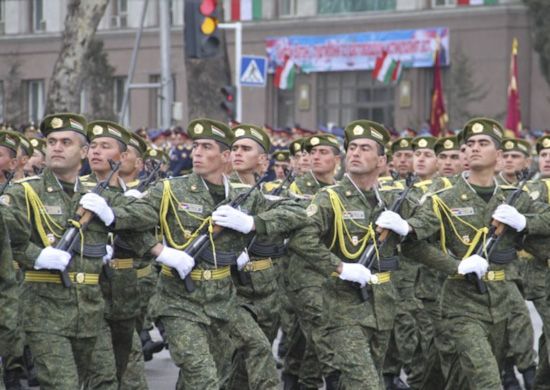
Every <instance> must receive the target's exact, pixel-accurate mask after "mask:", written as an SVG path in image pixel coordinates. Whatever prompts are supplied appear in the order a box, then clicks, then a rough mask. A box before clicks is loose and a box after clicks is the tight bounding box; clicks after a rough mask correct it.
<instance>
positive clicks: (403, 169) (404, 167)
mask: <svg viewBox="0 0 550 390" xmlns="http://www.w3.org/2000/svg"><path fill="white" fill-rule="evenodd" d="M392 161H393V169H395V170H396V171H397V173H399V175H400V176H406V175H407V174H408V173H409V172H412V170H413V152H412V150H398V151H397V152H395V153H394V154H393V156H392Z"/></svg>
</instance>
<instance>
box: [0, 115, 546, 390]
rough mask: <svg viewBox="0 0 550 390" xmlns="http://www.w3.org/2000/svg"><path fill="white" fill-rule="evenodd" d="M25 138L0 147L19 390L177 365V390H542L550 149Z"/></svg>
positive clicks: (241, 133)
mask: <svg viewBox="0 0 550 390" xmlns="http://www.w3.org/2000/svg"><path fill="white" fill-rule="evenodd" d="M31 127H32V126H26V127H24V128H22V129H21V131H14V130H13V129H7V128H3V129H1V130H0V172H2V174H1V175H0V240H1V241H2V246H1V247H0V250H1V258H0V310H2V314H1V315H0V356H1V357H2V369H3V378H4V384H5V386H6V388H7V389H8V390H9V389H18V388H21V386H22V382H23V378H24V377H26V379H27V381H28V383H29V385H39V386H40V388H42V389H77V388H84V389H146V388H148V386H147V380H146V377H145V370H144V364H145V363H144V362H145V361H147V360H150V359H152V358H153V354H154V353H157V352H159V351H160V350H161V349H163V348H165V347H166V348H169V352H170V355H171V358H172V360H173V361H174V363H175V364H176V365H177V366H178V368H179V376H178V382H177V385H176V386H177V388H178V389H193V390H194V389H213V390H214V389H247V388H250V389H262V390H264V389H280V388H281V386H282V387H283V388H284V389H286V390H292V389H297V390H298V389H318V388H321V387H322V386H325V388H326V389H327V390H333V389H387V390H392V389H482V390H487V389H495V390H497V389H501V388H505V389H508V390H511V389H520V388H521V384H520V382H519V381H518V377H520V378H521V382H522V385H523V388H525V389H546V388H549V386H550V366H549V363H548V362H549V359H548V353H549V351H550V344H548V343H546V340H545V335H546V334H548V331H550V306H549V304H550V287H549V286H550V272H549V267H550V260H549V259H548V255H547V253H548V250H547V246H548V242H550V241H549V240H548V236H549V235H550V135H541V136H540V137H539V138H537V139H535V140H534V141H533V142H529V141H528V140H525V139H517V138H514V137H513V136H510V135H511V134H509V133H507V132H505V131H504V129H503V127H502V126H501V125H500V124H499V123H498V122H497V121H496V120H493V119H490V118H473V119H471V120H469V121H468V122H467V123H466V124H465V125H464V127H463V128H462V129H460V131H458V132H456V134H448V135H445V136H442V137H434V136H431V135H429V134H426V133H420V134H416V133H415V132H413V131H412V130H410V129H408V130H406V131H404V132H402V133H400V134H392V133H391V132H390V131H388V130H387V128H386V127H384V125H382V124H380V123H377V122H374V121H371V120H368V119H358V120H355V121H352V122H350V123H348V124H347V125H346V126H345V128H344V129H343V130H342V132H341V134H338V135H339V136H336V135H335V134H332V133H331V132H313V131H309V130H305V129H301V128H299V127H297V128H295V129H288V130H287V129H284V130H281V129H272V128H269V127H266V126H256V125H253V124H245V123H232V124H229V125H228V124H226V123H223V122H219V121H216V120H212V119H208V118H199V119H194V120H192V121H190V122H189V123H188V124H187V126H185V129H183V128H175V129H170V130H166V131H161V130H154V131H146V130H144V129H138V130H136V131H130V130H128V129H126V128H124V127H123V126H121V125H120V124H118V123H114V122H110V121H101V120H98V121H91V122H88V121H86V119H85V118H84V117H83V116H81V115H79V114H73V113H57V114H51V115H48V116H46V117H45V118H44V119H43V121H42V122H41V124H40V126H39V128H37V129H36V128H34V127H32V129H31ZM526 300H530V301H532V302H533V304H534V306H535V308H536V310H537V312H538V313H539V315H540V316H541V318H542V320H543V335H542V336H541V338H540V340H538V343H539V348H538V356H536V353H535V351H534V349H533V345H534V343H535V340H534V334H533V328H532V324H531V318H530V315H529V311H528V309H527V306H526ZM153 326H156V327H157V328H158V329H159V331H160V333H161V335H162V340H159V341H154V340H152V339H151V336H150V334H149V332H150V330H151V329H152V327H153ZM278 335H279V336H280V337H277V336H278ZM273 343H277V346H276V351H277V353H276V356H274V355H273V352H272V346H273ZM278 369H279V371H278ZM515 370H517V372H518V373H519V375H516V372H515ZM0 388H1V386H0Z"/></svg>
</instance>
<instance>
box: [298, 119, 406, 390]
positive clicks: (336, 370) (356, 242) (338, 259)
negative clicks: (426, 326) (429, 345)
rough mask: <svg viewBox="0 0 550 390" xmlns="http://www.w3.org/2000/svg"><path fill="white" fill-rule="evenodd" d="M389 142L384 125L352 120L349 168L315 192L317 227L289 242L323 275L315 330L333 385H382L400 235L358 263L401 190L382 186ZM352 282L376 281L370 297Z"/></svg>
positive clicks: (308, 273) (317, 276)
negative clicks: (379, 219)
mask: <svg viewBox="0 0 550 390" xmlns="http://www.w3.org/2000/svg"><path fill="white" fill-rule="evenodd" d="M388 140H389V134H388V132H387V131H386V130H385V129H384V127H383V126H382V125H380V124H378V123H375V122H371V121H368V120H358V121H354V122H351V123H350V124H348V125H347V126H346V129H345V146H346V150H347V155H346V167H347V172H348V173H347V174H346V175H345V176H344V178H343V179H342V180H341V181H340V182H339V183H337V184H336V185H333V186H329V187H325V188H323V189H322V190H320V191H319V192H318V193H317V194H316V195H315V197H314V198H313V200H312V202H311V203H310V205H309V206H308V208H307V213H308V216H309V217H310V218H311V220H312V221H313V225H312V226H308V227H306V228H304V229H302V230H301V231H300V232H299V233H297V234H296V235H295V236H294V237H293V238H292V239H291V242H290V247H291V249H292V250H293V251H295V252H296V254H297V255H298V259H299V260H298V259H297V260H296V261H299V262H300V263H302V269H301V272H302V274H301V275H300V278H301V279H302V280H303V281H305V282H309V281H311V280H317V286H319V287H318V288H316V289H315V294H317V295H319V296H320V298H321V302H322V306H321V309H320V313H319V314H318V317H319V318H318V321H319V322H320V323H321V326H318V327H317V328H314V334H313V339H314V341H317V342H319V339H321V340H322V342H323V343H324V344H326V346H325V347H324V348H325V351H329V352H330V354H320V355H319V357H320V358H321V360H322V363H323V368H324V374H325V381H326V384H327V389H336V388H343V389H358V388H361V389H380V388H383V381H382V365H383V361H384V355H385V352H386V348H387V345H388V342H389V338H390V333H391V329H392V327H393V319H394V315H395V311H394V304H395V291H394V287H393V284H392V282H391V271H392V270H395V269H396V267H397V263H398V260H397V253H396V244H397V241H398V238H397V237H396V236H393V235H392V236H390V237H389V240H390V241H389V243H388V244H387V245H385V246H384V248H383V249H380V253H379V254H378V255H379V256H377V258H376V259H375V261H374V264H373V265H371V269H369V268H366V267H365V266H364V265H362V264H358V263H356V262H355V261H357V259H358V258H359V257H360V255H361V254H362V252H363V251H364V250H365V247H366V245H368V244H369V243H370V242H372V240H376V236H375V233H374V229H373V223H374V221H375V220H376V218H377V217H378V215H379V214H380V212H381V211H382V210H383V208H384V207H385V205H386V204H388V205H389V204H391V203H392V202H393V200H394V198H395V196H396V191H393V189H394V187H389V188H385V187H381V188H377V187H378V181H377V179H378V174H379V169H380V167H381V166H383V164H384V160H385V158H386V157H385V150H384V145H385V144H386V142H387V141H388ZM400 188H403V187H400ZM291 264H292V263H291ZM350 282H355V283H359V284H360V285H362V286H365V285H367V284H369V286H370V298H369V299H368V300H367V301H365V302H363V301H362V299H361V297H360V294H359V289H358V287H357V285H356V284H355V283H350ZM300 295H303V293H300ZM306 298H308V299H312V298H313V297H312V296H311V294H308V295H307V296H306ZM315 299H319V298H318V297H315ZM308 304H309V305H311V303H308ZM302 310H303V309H302Z"/></svg>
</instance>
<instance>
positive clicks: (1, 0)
mask: <svg viewBox="0 0 550 390" xmlns="http://www.w3.org/2000/svg"><path fill="white" fill-rule="evenodd" d="M5 15H6V0H0V35H3V34H5V32H6V25H5V20H6V16H5Z"/></svg>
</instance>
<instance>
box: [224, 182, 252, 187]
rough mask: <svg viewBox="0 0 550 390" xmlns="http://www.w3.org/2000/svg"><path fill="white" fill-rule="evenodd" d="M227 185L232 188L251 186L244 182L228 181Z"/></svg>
mask: <svg viewBox="0 0 550 390" xmlns="http://www.w3.org/2000/svg"><path fill="white" fill-rule="evenodd" d="M229 185H230V186H231V187H233V188H250V187H252V186H251V185H248V184H244V183H233V182H230V183H229Z"/></svg>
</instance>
